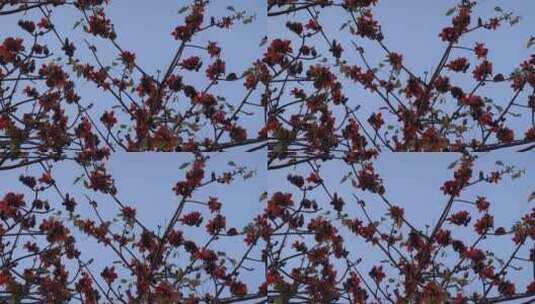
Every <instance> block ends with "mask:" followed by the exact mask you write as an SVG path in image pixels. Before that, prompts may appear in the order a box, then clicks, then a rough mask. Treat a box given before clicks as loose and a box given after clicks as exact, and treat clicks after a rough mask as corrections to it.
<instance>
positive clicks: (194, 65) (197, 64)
mask: <svg viewBox="0 0 535 304" xmlns="http://www.w3.org/2000/svg"><path fill="white" fill-rule="evenodd" d="M180 66H181V67H182V68H184V69H186V70H188V71H193V70H195V71H198V70H199V69H200V68H201V66H202V62H201V58H199V57H198V56H191V57H189V58H187V59H184V60H182V62H181V63H180Z"/></svg>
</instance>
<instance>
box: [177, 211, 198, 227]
mask: <svg viewBox="0 0 535 304" xmlns="http://www.w3.org/2000/svg"><path fill="white" fill-rule="evenodd" d="M180 221H181V222H182V223H184V224H185V225H188V226H197V227H199V225H201V223H202V221H203V218H202V216H201V213H200V212H197V211H193V212H191V213H188V214H186V215H184V216H182V218H181V219H180Z"/></svg>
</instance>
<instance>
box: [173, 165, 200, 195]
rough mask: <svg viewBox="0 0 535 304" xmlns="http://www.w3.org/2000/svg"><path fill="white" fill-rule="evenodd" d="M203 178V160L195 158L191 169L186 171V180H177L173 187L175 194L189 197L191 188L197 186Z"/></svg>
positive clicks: (193, 188)
mask: <svg viewBox="0 0 535 304" xmlns="http://www.w3.org/2000/svg"><path fill="white" fill-rule="evenodd" d="M203 178H204V160H202V159H197V160H195V161H194V162H193V165H192V166H191V169H190V170H189V171H188V172H187V173H186V180H185V181H179V182H177V183H176V185H175V186H174V187H173V191H175V193H176V195H182V196H184V197H190V196H191V194H192V192H193V190H195V188H196V187H198V186H199V185H200V184H201V182H202V179H203Z"/></svg>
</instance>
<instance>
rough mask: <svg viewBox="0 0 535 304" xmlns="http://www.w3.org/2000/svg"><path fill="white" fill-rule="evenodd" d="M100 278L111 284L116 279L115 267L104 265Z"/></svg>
mask: <svg viewBox="0 0 535 304" xmlns="http://www.w3.org/2000/svg"><path fill="white" fill-rule="evenodd" d="M100 275H101V276H102V278H104V280H105V281H106V283H108V284H112V283H113V282H114V281H115V279H117V273H116V272H115V267H114V266H112V267H107V266H106V267H105V268H104V270H103V271H102V272H101V273H100Z"/></svg>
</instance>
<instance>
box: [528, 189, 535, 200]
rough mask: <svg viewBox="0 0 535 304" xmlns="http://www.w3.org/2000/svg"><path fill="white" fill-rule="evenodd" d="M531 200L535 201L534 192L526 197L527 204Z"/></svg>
mask: <svg viewBox="0 0 535 304" xmlns="http://www.w3.org/2000/svg"><path fill="white" fill-rule="evenodd" d="M532 200H535V191H533V192H531V194H530V195H529V197H528V202H531V201H532Z"/></svg>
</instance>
